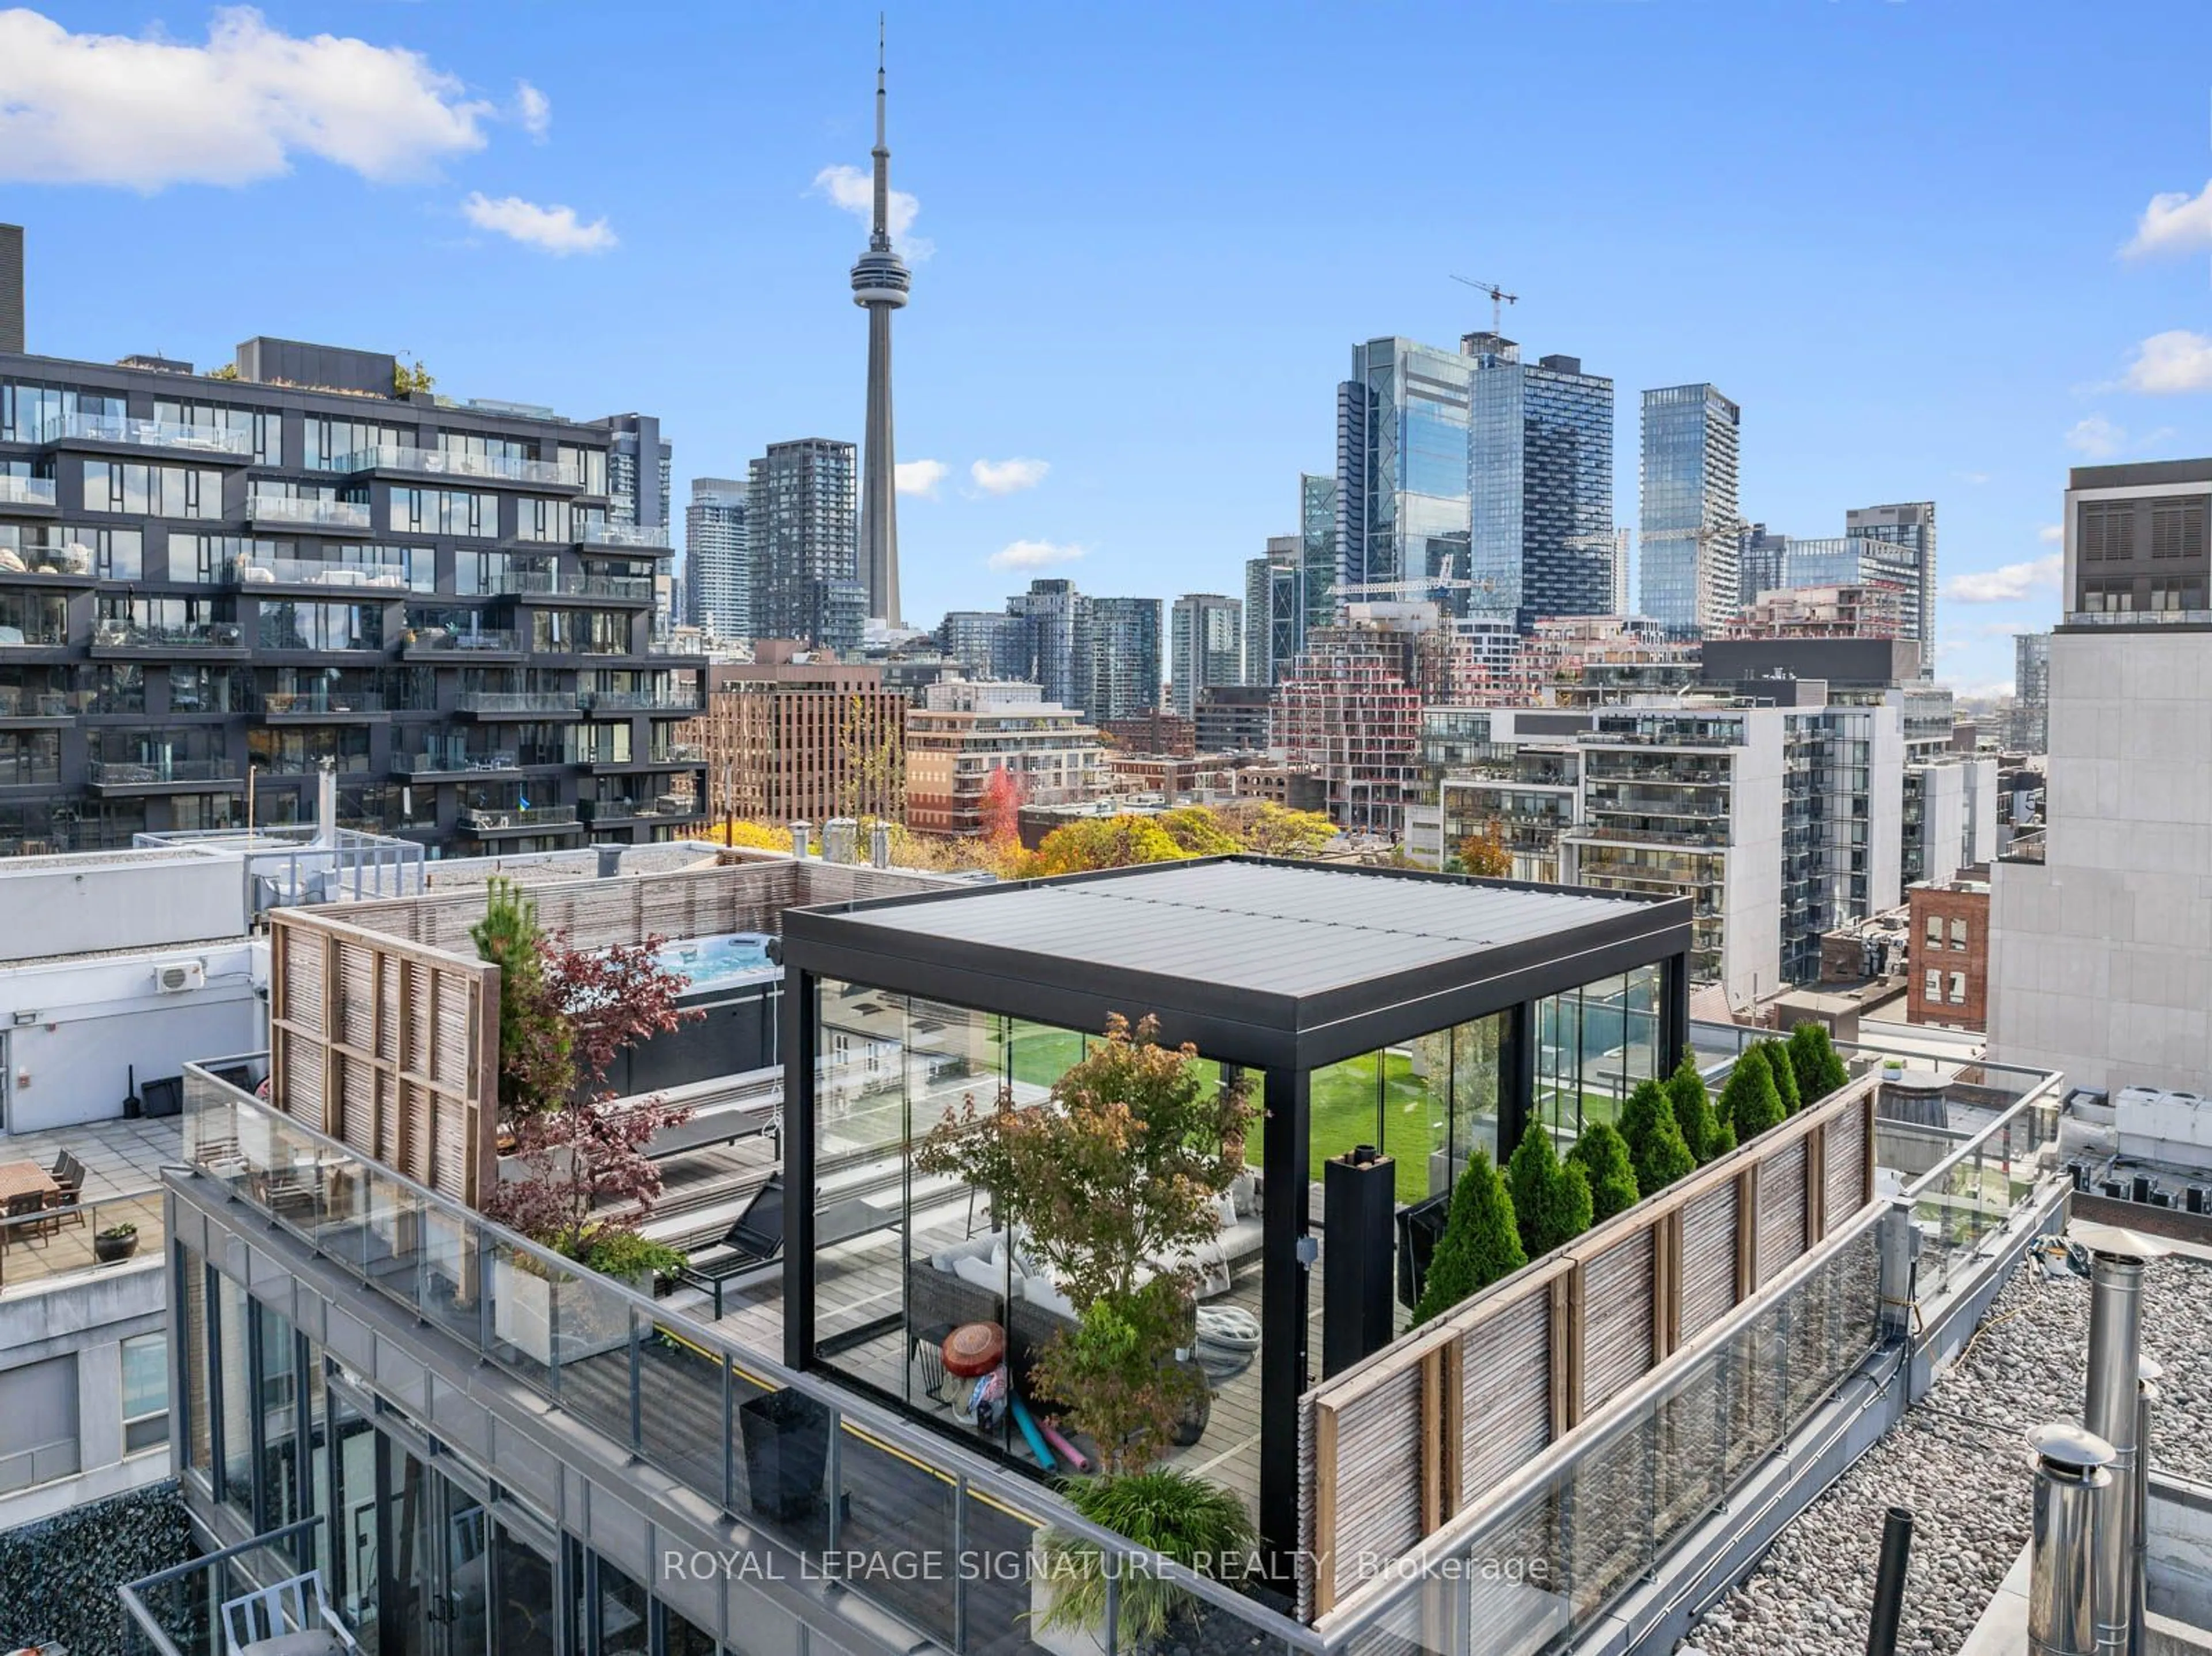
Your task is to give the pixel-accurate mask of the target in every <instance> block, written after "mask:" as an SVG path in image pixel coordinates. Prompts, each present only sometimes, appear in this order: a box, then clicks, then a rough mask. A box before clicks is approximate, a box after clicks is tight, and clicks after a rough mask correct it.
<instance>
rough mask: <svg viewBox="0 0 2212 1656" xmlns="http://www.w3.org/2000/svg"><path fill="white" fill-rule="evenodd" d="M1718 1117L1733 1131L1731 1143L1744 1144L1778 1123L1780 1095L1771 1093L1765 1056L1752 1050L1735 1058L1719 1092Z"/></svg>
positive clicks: (1757, 1050)
mask: <svg viewBox="0 0 2212 1656" xmlns="http://www.w3.org/2000/svg"><path fill="white" fill-rule="evenodd" d="M1721 1113H1722V1114H1723V1115H1724V1116H1726V1117H1727V1118H1728V1121H1729V1125H1730V1126H1732V1127H1734V1128H1735V1142H1736V1143H1739V1144H1748V1143H1750V1142H1751V1141H1752V1140H1753V1139H1754V1138H1756V1137H1759V1134H1761V1133H1763V1132H1765V1131H1766V1130H1767V1129H1768V1128H1769V1127H1773V1126H1778V1125H1780V1124H1781V1121H1782V1095H1781V1094H1780V1093H1778V1092H1777V1091H1776V1090H1775V1089H1774V1071H1772V1070H1771V1069H1769V1068H1768V1067H1767V1064H1766V1054H1765V1052H1762V1051H1761V1050H1760V1049H1759V1047H1757V1046H1753V1047H1749V1048H1747V1049H1746V1050H1745V1051H1744V1052H1740V1053H1738V1054H1737V1055H1736V1060H1735V1066H1734V1067H1733V1068H1732V1069H1730V1070H1729V1077H1728V1080H1727V1082H1726V1083H1725V1084H1723V1086H1722V1088H1721Z"/></svg>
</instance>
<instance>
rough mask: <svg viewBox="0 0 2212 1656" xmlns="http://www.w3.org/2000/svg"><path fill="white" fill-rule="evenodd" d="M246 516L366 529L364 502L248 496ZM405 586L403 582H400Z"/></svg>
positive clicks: (311, 525)
mask: <svg viewBox="0 0 2212 1656" xmlns="http://www.w3.org/2000/svg"><path fill="white" fill-rule="evenodd" d="M246 517H247V518H248V519H252V521H254V522H256V523H281V524H300V525H306V526H307V527H308V528H312V529H358V530H363V531H366V530H367V529H368V502H367V501H365V500H313V499H302V498H301V497H300V496H297V495H292V494H250V495H248V496H247V497H246ZM403 584H404V583H403Z"/></svg>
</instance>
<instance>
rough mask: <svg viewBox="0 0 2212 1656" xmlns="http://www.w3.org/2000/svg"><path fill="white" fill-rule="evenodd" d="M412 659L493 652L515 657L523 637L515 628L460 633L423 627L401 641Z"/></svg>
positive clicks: (489, 628) (441, 628)
mask: <svg viewBox="0 0 2212 1656" xmlns="http://www.w3.org/2000/svg"><path fill="white" fill-rule="evenodd" d="M400 643H401V646H402V647H403V648H404V650H405V652H407V653H408V654H409V655H410V656H426V655H443V654H445V653H447V652H450V651H461V652H467V651H471V650H477V651H493V652H500V653H501V654H512V653H513V652H516V651H519V650H520V649H521V648H522V634H520V633H518V632H516V631H515V630H514V629H513V628H511V627H477V628H470V629H469V630H468V631H466V632H456V631H452V630H449V629H448V628H443V627H423V628H417V629H416V632H415V633H414V634H413V635H412V636H411V637H404V638H403V639H402V640H400Z"/></svg>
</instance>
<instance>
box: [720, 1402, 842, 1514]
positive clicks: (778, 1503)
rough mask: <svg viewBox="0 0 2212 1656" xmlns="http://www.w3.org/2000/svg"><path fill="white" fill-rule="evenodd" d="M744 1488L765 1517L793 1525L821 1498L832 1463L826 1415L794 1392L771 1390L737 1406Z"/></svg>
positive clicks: (818, 1407) (821, 1407) (825, 1410)
mask: <svg viewBox="0 0 2212 1656" xmlns="http://www.w3.org/2000/svg"><path fill="white" fill-rule="evenodd" d="M738 1435H739V1437H740V1439H741V1441H743V1443H744V1452H745V1488H746V1489H747V1491H748V1492H749V1494H750V1500H751V1505H752V1509H753V1511H754V1512H756V1513H758V1514H759V1515H760V1516H761V1517H763V1518H768V1519H773V1520H775V1521H777V1522H778V1523H784V1524H787V1523H791V1522H793V1520H797V1519H799V1518H802V1517H804V1516H805V1514H806V1513H809V1512H811V1511H812V1510H813V1508H814V1507H815V1506H816V1505H817V1503H818V1502H819V1501H821V1499H822V1479H823V1471H824V1470H825V1468H826V1467H827V1466H828V1465H829V1410H828V1409H827V1408H825V1407H823V1405H822V1404H818V1403H817V1402H815V1401H814V1399H813V1398H809V1397H805V1396H802V1395H801V1394H800V1393H799V1392H791V1391H781V1392H769V1393H768V1395H767V1396H765V1397H758V1398H747V1399H746V1400H745V1401H744V1402H743V1403H741V1404H738Z"/></svg>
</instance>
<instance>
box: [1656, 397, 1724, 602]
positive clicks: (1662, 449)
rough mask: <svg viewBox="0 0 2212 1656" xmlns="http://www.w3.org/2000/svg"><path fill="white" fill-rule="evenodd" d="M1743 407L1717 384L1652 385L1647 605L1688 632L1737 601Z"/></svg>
mask: <svg viewBox="0 0 2212 1656" xmlns="http://www.w3.org/2000/svg"><path fill="white" fill-rule="evenodd" d="M1742 419H1743V414H1742V410H1741V409H1739V408H1738V407H1737V406H1736V405H1735V403H1732V402H1730V401H1729V399H1728V398H1727V397H1723V396H1722V395H1721V394H1720V392H1719V391H1717V390H1716V389H1714V387H1712V386H1711V385H1670V386H1668V387H1667V388H1665V389H1664V390H1661V391H1645V392H1644V467H1643V470H1644V475H1643V489H1644V509H1643V535H1644V565H1643V598H1642V603H1641V605H1640V607H1641V609H1642V610H1643V611H1644V614H1645V615H1647V616H1650V617H1651V618H1652V619H1653V620H1655V621H1657V622H1660V623H1661V624H1662V626H1664V627H1665V628H1667V630H1668V633H1669V634H1673V635H1674V636H1676V637H1680V638H1696V637H1699V636H1700V635H1702V634H1705V632H1707V631H1709V630H1711V629H1712V628H1717V627H1719V626H1720V625H1721V624H1722V623H1723V622H1726V621H1727V620H1728V619H1729V617H1730V616H1732V615H1734V613H1735V609H1736V606H1737V601H1738V595H1737V586H1738V580H1737V561H1736V560H1737V555H1738V537H1739V536H1740V534H1741V527H1742V523H1741V514H1740V513H1739V511H1738V509H1737V503H1736V461H1737V435H1738V429H1739V428H1740V427H1741V423H1742Z"/></svg>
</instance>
